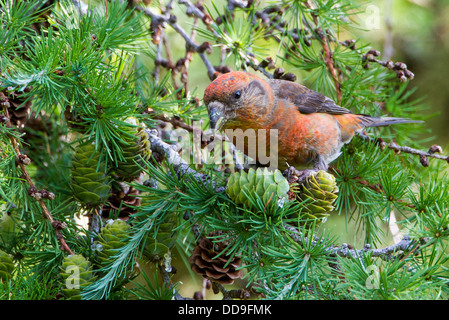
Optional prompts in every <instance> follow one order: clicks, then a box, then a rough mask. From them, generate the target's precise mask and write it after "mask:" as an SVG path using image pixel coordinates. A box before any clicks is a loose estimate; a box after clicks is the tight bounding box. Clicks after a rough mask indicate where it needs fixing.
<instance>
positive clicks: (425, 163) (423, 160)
mask: <svg viewBox="0 0 449 320" xmlns="http://www.w3.org/2000/svg"><path fill="white" fill-rule="evenodd" d="M419 162H421V164H422V166H423V167H428V166H429V158H427V157H426V156H425V155H423V154H421V155H419Z"/></svg>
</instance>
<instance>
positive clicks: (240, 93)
mask: <svg viewBox="0 0 449 320" xmlns="http://www.w3.org/2000/svg"><path fill="white" fill-rule="evenodd" d="M241 96H242V92H241V91H240V90H237V91H236V92H235V93H234V98H236V99H240V97H241Z"/></svg>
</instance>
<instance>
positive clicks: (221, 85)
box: [204, 71, 259, 105]
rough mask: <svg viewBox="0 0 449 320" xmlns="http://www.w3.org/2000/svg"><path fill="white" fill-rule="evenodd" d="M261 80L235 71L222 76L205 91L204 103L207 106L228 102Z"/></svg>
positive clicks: (249, 74)
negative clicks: (231, 97) (254, 81)
mask: <svg viewBox="0 0 449 320" xmlns="http://www.w3.org/2000/svg"><path fill="white" fill-rule="evenodd" d="M256 79H259V78H258V77H257V76H255V75H253V74H251V73H248V72H243V71H233V72H228V73H225V74H222V75H221V76H219V77H218V78H216V79H215V80H214V81H212V83H211V84H209V85H208V86H207V88H206V90H205V91H204V103H205V104H206V105H207V104H209V102H211V101H223V100H227V98H228V96H232V95H234V94H235V92H236V91H238V90H242V89H243V88H245V87H246V86H247V85H248V84H249V83H250V82H251V81H253V80H256Z"/></svg>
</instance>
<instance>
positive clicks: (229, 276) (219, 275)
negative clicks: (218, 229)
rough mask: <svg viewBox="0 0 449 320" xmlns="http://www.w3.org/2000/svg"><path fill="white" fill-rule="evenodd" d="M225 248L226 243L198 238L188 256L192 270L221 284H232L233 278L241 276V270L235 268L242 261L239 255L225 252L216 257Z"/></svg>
mask: <svg viewBox="0 0 449 320" xmlns="http://www.w3.org/2000/svg"><path fill="white" fill-rule="evenodd" d="M225 248H226V245H225V244H224V243H222V242H215V243H214V242H212V240H211V239H208V238H205V237H203V238H200V239H199V240H198V244H197V246H196V247H195V249H193V252H192V255H191V256H190V258H189V262H190V266H191V268H192V270H193V271H195V272H196V273H198V274H199V275H201V276H203V278H206V279H209V280H212V281H216V282H219V283H221V284H233V283H234V280H235V279H238V278H241V277H242V276H243V272H242V270H241V269H238V270H237V268H239V267H241V266H242V261H241V259H240V258H239V257H236V256H234V257H231V256H229V255H228V254H227V253H226V252H225V253H223V254H221V255H220V256H218V257H217V255H218V254H220V253H222V252H223V250H225Z"/></svg>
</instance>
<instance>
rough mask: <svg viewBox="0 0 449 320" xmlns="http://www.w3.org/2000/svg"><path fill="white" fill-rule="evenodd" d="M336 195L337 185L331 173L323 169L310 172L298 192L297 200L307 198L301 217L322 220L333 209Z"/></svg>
mask: <svg viewBox="0 0 449 320" xmlns="http://www.w3.org/2000/svg"><path fill="white" fill-rule="evenodd" d="M337 196H338V186H337V183H336V181H335V177H334V176H333V175H332V174H330V173H327V172H326V171H323V170H320V171H317V172H316V173H312V174H311V175H309V176H308V177H307V178H306V181H305V182H304V183H303V185H302V187H301V189H300V192H299V193H298V200H299V201H301V202H302V201H305V200H308V201H307V202H305V203H304V206H303V209H302V211H301V218H304V219H306V220H315V219H317V220H318V222H324V221H325V220H326V219H327V217H328V216H329V214H330V213H331V212H332V211H333V210H334V209H335V207H334V205H333V204H334V202H335V199H337Z"/></svg>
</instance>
